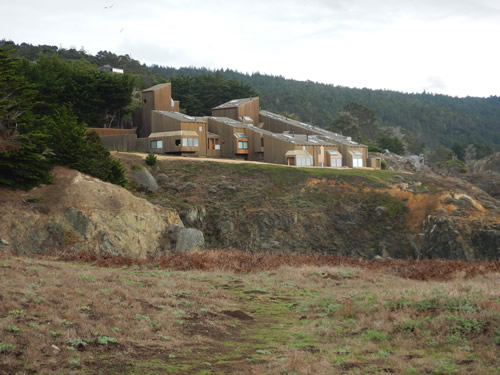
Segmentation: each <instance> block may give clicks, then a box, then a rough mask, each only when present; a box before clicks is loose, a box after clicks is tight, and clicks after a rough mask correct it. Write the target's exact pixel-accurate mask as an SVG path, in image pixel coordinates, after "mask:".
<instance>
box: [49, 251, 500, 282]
mask: <svg viewBox="0 0 500 375" xmlns="http://www.w3.org/2000/svg"><path fill="white" fill-rule="evenodd" d="M47 258H48V259H53V256H48V257H47ZM55 259H58V260H67V261H77V262H85V263H91V264H95V265H98V266H100V267H120V266H132V265H137V266H152V265H153V266H154V265H159V266H160V267H161V268H163V269H171V270H180V271H189V270H203V271H224V272H226V271H230V272H238V273H249V272H262V271H270V270H276V269H278V268H281V267H283V266H290V267H303V266H316V267H321V266H329V267H333V266H353V267H361V268H365V269H369V270H381V271H384V272H390V273H391V274H393V275H396V276H399V277H403V278H408V279H414V280H449V279H452V278H454V277H456V276H457V275H461V276H463V277H464V278H472V277H474V276H478V275H484V274H488V273H492V272H500V261H490V262H466V261H461V260H443V259H422V260H394V259H386V260H380V261H368V260H364V259H361V258H350V257H343V256H336V255H322V254H269V253H251V252H246V251H239V250H234V249H229V250H206V251H201V252H198V251H192V252H178V253H174V254H169V255H165V256H162V257H158V258H155V259H148V260H141V259H133V258H130V257H125V256H115V255H110V254H104V255H96V254H93V253H75V252H63V253H60V254H58V255H56V258H55Z"/></svg>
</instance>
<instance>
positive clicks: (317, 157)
mask: <svg viewBox="0 0 500 375" xmlns="http://www.w3.org/2000/svg"><path fill="white" fill-rule="evenodd" d="M248 131H249V133H250V139H251V140H252V143H253V144H254V145H255V146H258V148H259V151H260V152H261V154H262V159H261V160H263V161H265V162H268V163H274V164H286V165H295V166H318V167H334V168H339V167H341V166H342V155H341V154H340V152H339V150H338V147H337V146H336V145H335V144H333V143H330V142H327V141H324V140H322V139H319V138H318V137H316V136H308V135H304V134H293V135H292V134H289V133H285V134H277V133H272V132H270V131H267V130H264V129H260V128H257V127H254V126H249V130H248ZM255 146H254V149H255V150H256V149H257V147H255Z"/></svg>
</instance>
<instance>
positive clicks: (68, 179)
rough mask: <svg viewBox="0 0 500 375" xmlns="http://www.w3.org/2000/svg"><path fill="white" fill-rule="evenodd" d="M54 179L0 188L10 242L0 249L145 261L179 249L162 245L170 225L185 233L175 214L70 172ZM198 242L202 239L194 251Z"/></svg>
mask: <svg viewBox="0 0 500 375" xmlns="http://www.w3.org/2000/svg"><path fill="white" fill-rule="evenodd" d="M53 175H54V184H53V185H46V186H41V187H38V188H35V189H33V190H31V191H29V192H21V191H10V190H7V189H1V191H0V197H1V198H0V217H1V218H2V220H1V222H0V238H2V239H3V242H2V243H7V244H8V245H4V246H3V247H2V249H10V250H12V251H14V252H16V253H18V254H25V255H38V254H43V253H47V252H51V251H57V250H62V249H72V250H75V251H79V250H84V251H92V252H96V253H109V254H120V255H127V256H132V257H140V258H144V257H147V256H155V255H160V254H161V253H163V252H165V251H170V250H175V249H176V248H177V247H178V246H177V244H176V241H172V240H169V241H165V236H166V234H167V233H169V228H170V227H171V226H172V225H175V226H176V228H182V229H185V228H183V224H182V221H181V220H180V218H179V216H178V214H177V212H176V211H174V210H171V209H166V208H162V207H158V206H154V205H152V204H150V203H149V202H147V201H146V200H144V199H141V198H138V197H135V196H134V195H132V194H131V193H130V192H128V191H127V190H125V189H123V188H121V187H118V186H116V185H112V184H109V183H104V182H102V181H100V180H97V179H95V178H92V177H89V176H86V175H83V174H81V173H79V172H77V171H74V170H71V169H67V168H62V167H56V168H54V170H53ZM181 232H182V231H181ZM180 237H182V236H180ZM182 241H184V242H183V244H182V246H181V245H179V248H182V249H186V248H187V247H189V241H187V240H185V238H184V237H182ZM186 243H188V244H187V245H186ZM199 243H200V238H198V239H197V246H196V247H199V246H200V245H199Z"/></svg>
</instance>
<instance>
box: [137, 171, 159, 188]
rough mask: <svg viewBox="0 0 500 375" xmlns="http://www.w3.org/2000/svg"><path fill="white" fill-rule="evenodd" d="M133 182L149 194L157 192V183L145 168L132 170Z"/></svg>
mask: <svg viewBox="0 0 500 375" xmlns="http://www.w3.org/2000/svg"><path fill="white" fill-rule="evenodd" d="M134 179H135V182H136V183H137V184H138V185H139V186H141V187H143V188H144V189H146V190H147V191H149V192H151V193H156V192H157V191H158V183H157V182H156V180H155V178H154V177H153V175H152V174H151V173H149V171H148V170H147V169H146V168H137V169H134Z"/></svg>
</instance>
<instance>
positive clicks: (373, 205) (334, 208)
mask: <svg viewBox="0 0 500 375" xmlns="http://www.w3.org/2000/svg"><path fill="white" fill-rule="evenodd" d="M120 157H121V158H122V160H123V161H124V162H125V163H128V164H129V165H131V164H133V163H141V162H142V160H141V159H139V158H137V157H136V156H133V155H121V156H120ZM160 159H161V157H160ZM167 160H168V161H167ZM153 172H154V173H153V174H155V175H156V176H157V179H158V180H159V181H161V183H160V187H159V190H158V191H157V192H156V193H154V194H152V193H147V194H148V198H149V199H150V200H151V202H153V203H155V204H157V205H160V206H164V207H170V208H175V209H176V210H177V211H178V212H179V213H180V216H181V218H182V220H183V222H184V223H185V224H186V225H188V226H192V227H196V228H198V229H199V230H201V231H203V233H204V235H205V239H206V241H207V246H208V247H215V248H228V247H233V248H237V249H241V250H249V251H266V252H319V253H328V254H339V255H348V256H361V257H364V258H368V259H373V258H376V257H392V258H424V257H425V258H448V259H467V260H479V259H498V258H499V255H500V254H499V249H500V225H499V218H500V210H499V205H498V201H497V200H496V199H494V198H493V197H491V196H490V195H488V194H487V193H485V192H484V191H482V190H480V189H478V188H476V187H475V186H473V185H471V184H469V183H467V182H465V181H463V180H459V179H455V178H452V177H442V176H438V175H436V174H433V173H426V172H425V171H424V172H421V173H418V172H417V173H401V172H396V171H370V170H332V169H326V168H322V169H321V168H310V169H307V170H306V169H298V168H293V167H284V166H268V165H253V164H224V163H213V162H206V161H200V160H198V161H187V160H182V159H166V161H161V160H160V162H159V165H158V166H157V167H156V168H155V169H154V171H153ZM136 193H137V194H139V195H140V194H143V195H145V194H146V193H141V190H140V189H139V190H138V191H136Z"/></svg>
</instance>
